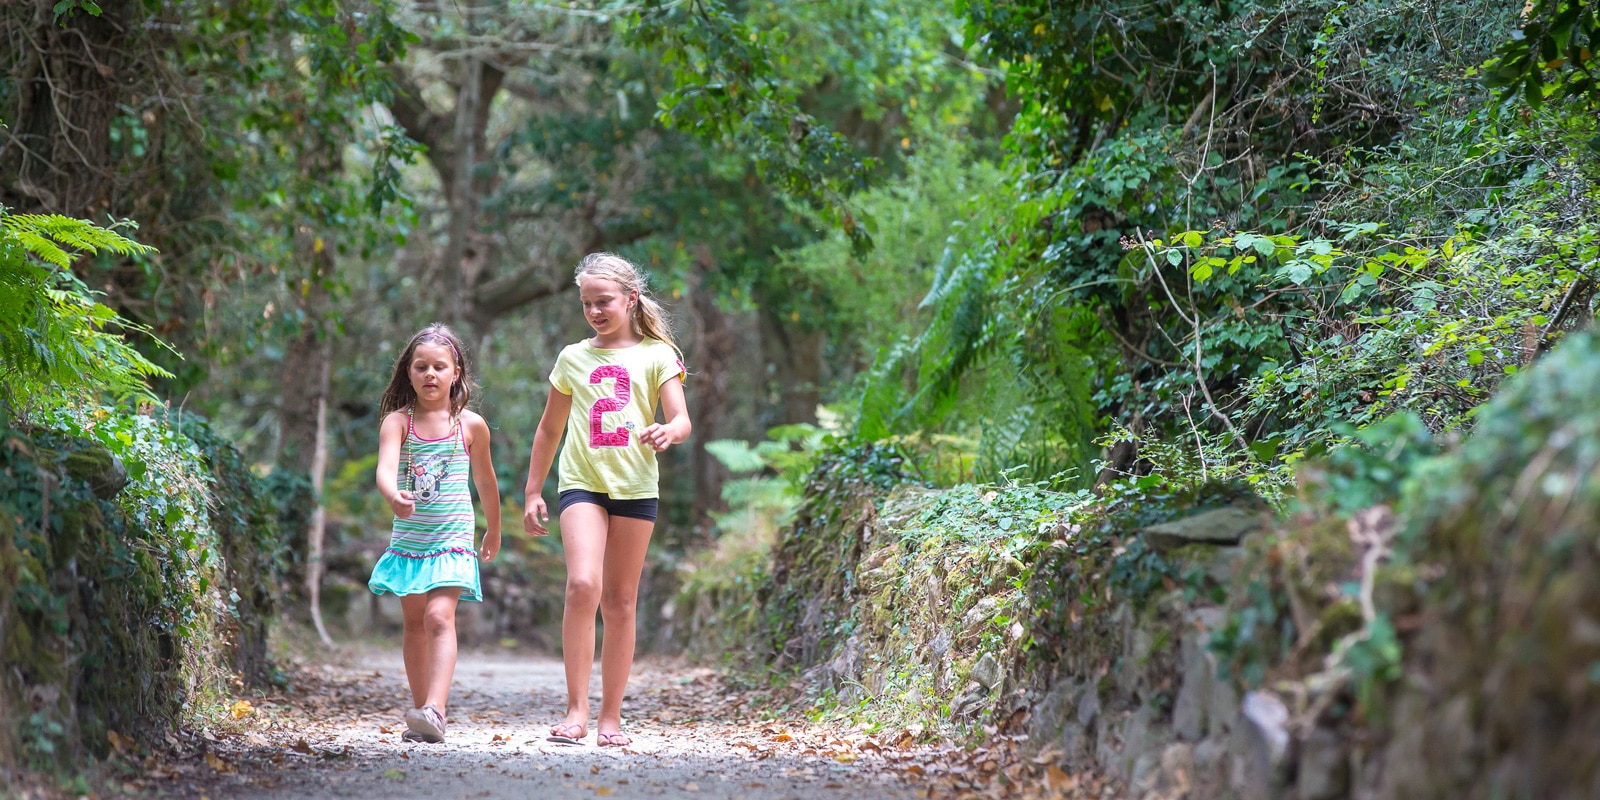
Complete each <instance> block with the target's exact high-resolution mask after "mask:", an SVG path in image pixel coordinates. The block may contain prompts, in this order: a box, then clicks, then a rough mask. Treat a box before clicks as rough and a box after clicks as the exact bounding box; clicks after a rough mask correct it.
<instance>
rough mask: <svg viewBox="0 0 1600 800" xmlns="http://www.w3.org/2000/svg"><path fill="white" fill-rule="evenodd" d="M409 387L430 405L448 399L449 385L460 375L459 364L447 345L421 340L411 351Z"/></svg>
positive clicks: (452, 384)
mask: <svg viewBox="0 0 1600 800" xmlns="http://www.w3.org/2000/svg"><path fill="white" fill-rule="evenodd" d="M410 375H411V389H412V390H413V391H415V392H416V393H417V399H418V400H420V401H422V402H425V403H428V404H430V405H432V404H435V403H439V402H443V401H448V400H449V399H450V387H451V386H454V385H455V382H456V381H457V380H458V379H459V378H460V377H461V366H460V365H459V364H457V363H456V354H455V353H454V352H452V351H451V349H450V347H449V346H448V345H442V344H434V343H433V342H423V343H422V344H419V345H417V348H416V349H415V350H412V351H411V370H410Z"/></svg>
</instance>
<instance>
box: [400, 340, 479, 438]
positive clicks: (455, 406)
mask: <svg viewBox="0 0 1600 800" xmlns="http://www.w3.org/2000/svg"><path fill="white" fill-rule="evenodd" d="M420 344H436V345H440V346H442V347H448V348H450V353H451V355H453V356H454V357H455V362H456V366H458V367H460V368H461V377H459V378H456V380H455V382H454V383H452V384H450V416H452V417H454V416H457V415H459V414H460V413H461V410H462V409H464V408H466V407H467V404H468V403H470V402H472V394H473V392H475V391H477V389H478V382H477V381H475V380H473V379H472V371H471V370H470V369H468V367H467V359H466V348H465V347H464V346H463V345H462V344H461V337H459V336H457V335H456V332H455V331H453V330H450V328H449V327H448V326H446V325H441V324H439V323H437V322H435V323H433V324H432V325H429V326H428V327H426V328H423V329H422V330H420V331H417V333H416V335H415V336H412V337H411V341H410V342H408V343H407V344H406V349H405V350H404V351H403V352H401V353H400V357H399V358H398V359H396V360H395V362H394V374H393V375H391V376H390V377H389V386H388V387H387V388H385V389H384V390H383V400H382V401H380V402H379V403H378V419H380V420H382V419H383V418H384V417H387V416H389V412H391V411H403V410H405V409H406V408H408V407H410V406H411V404H412V403H415V402H417V390H416V389H413V388H411V375H410V372H411V359H412V358H413V357H414V356H415V355H416V352H417V345H420Z"/></svg>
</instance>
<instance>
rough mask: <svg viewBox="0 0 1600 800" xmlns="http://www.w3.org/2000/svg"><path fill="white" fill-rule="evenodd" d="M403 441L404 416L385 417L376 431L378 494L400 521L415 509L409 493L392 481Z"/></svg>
mask: <svg viewBox="0 0 1600 800" xmlns="http://www.w3.org/2000/svg"><path fill="white" fill-rule="evenodd" d="M405 439H406V418H405V415H404V414H398V413H393V414H390V415H389V416H387V417H385V418H384V420H383V427H382V428H379V429H378V475H377V478H378V494H380V495H382V496H383V500H384V502H386V503H388V504H389V508H390V509H391V510H393V511H394V515H395V516H397V517H399V518H401V519H405V518H407V517H409V516H411V512H412V511H413V510H415V509H416V507H417V504H416V503H415V502H413V501H412V499H411V493H410V492H407V491H402V490H401V489H400V487H398V486H396V485H395V480H394V478H395V473H396V471H397V470H398V469H399V468H400V446H401V445H402V444H404V443H405Z"/></svg>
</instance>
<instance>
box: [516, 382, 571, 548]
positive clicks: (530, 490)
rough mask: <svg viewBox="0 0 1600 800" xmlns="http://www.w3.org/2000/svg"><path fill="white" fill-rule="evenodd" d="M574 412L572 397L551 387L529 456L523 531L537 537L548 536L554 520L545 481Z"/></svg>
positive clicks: (524, 495) (523, 491)
mask: <svg viewBox="0 0 1600 800" xmlns="http://www.w3.org/2000/svg"><path fill="white" fill-rule="evenodd" d="M571 411H572V395H570V394H562V393H561V391H560V390H559V389H557V388H556V387H554V386H552V387H550V399H548V400H546V401H545V404H544V416H542V417H540V418H539V429H538V430H537V431H535V432H534V434H533V452H532V453H530V454H529V455H528V485H527V486H526V487H524V488H523V490H522V494H523V503H524V505H523V508H525V509H527V510H526V511H524V512H523V514H522V529H523V530H524V531H526V532H528V533H531V534H533V535H534V536H548V535H549V534H550V529H549V528H546V527H545V525H544V523H545V522H547V521H549V519H550V509H549V507H548V506H546V505H545V502H544V479H545V478H546V477H548V476H549V475H550V462H551V461H554V460H555V457H556V446H557V445H559V444H561V429H562V428H563V427H565V426H566V424H567V414H568V413H569V412H571Z"/></svg>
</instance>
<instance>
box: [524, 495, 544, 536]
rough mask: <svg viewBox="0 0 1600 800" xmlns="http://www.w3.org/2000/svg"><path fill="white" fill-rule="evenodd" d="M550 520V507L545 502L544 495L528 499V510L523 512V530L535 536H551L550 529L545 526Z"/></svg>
mask: <svg viewBox="0 0 1600 800" xmlns="http://www.w3.org/2000/svg"><path fill="white" fill-rule="evenodd" d="M549 520H550V507H549V506H547V505H545V504H544V498H543V497H535V498H533V499H532V500H529V501H528V510H527V511H524V512H522V531H523V533H529V534H533V535H534V536H549V535H550V529H549V528H546V527H545V526H544V523H545V522H548V521H549Z"/></svg>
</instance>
